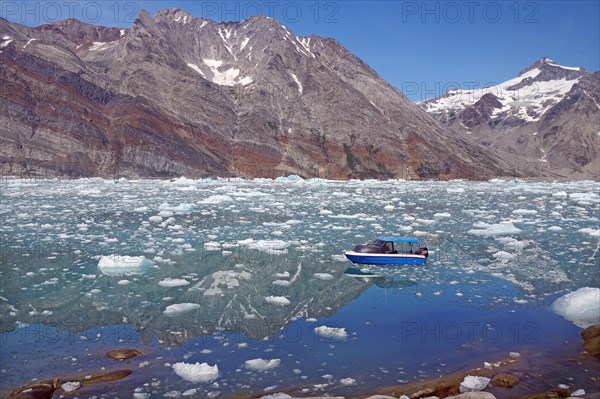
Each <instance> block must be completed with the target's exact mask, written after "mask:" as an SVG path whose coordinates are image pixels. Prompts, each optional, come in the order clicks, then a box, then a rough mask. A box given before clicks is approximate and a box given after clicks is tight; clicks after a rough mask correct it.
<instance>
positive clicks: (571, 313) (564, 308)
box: [552, 287, 600, 328]
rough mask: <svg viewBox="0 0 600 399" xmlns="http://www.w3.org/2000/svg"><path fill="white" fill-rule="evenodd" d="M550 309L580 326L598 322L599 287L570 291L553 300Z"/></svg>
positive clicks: (599, 320)
mask: <svg viewBox="0 0 600 399" xmlns="http://www.w3.org/2000/svg"><path fill="white" fill-rule="evenodd" d="M552 309H554V311H555V312H556V313H558V314H559V315H561V316H563V317H564V318H565V319H567V320H569V321H571V322H573V324H575V325H577V326H579V327H581V328H587V327H589V326H592V325H595V324H600V288H590V287H583V288H580V289H578V290H577V291H573V292H570V293H568V294H566V295H564V296H562V297H560V298H558V299H557V300H556V301H554V303H553V304H552Z"/></svg>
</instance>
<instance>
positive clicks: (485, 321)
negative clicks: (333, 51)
mask: <svg viewBox="0 0 600 399" xmlns="http://www.w3.org/2000/svg"><path fill="white" fill-rule="evenodd" d="M0 184H1V193H2V194H1V197H0V200H1V202H0V205H1V210H0V212H1V215H2V230H1V233H0V239H1V243H2V246H1V248H2V253H1V258H0V260H1V262H2V263H1V266H0V273H1V274H0V317H1V319H0V322H1V325H2V334H1V336H0V340H1V341H0V343H1V348H0V353H1V357H0V359H1V367H0V369H1V373H2V374H1V376H2V378H1V379H0V381H1V382H0V384H1V389H0V391H2V392H5V391H6V390H8V389H10V388H13V387H15V386H19V385H23V384H25V383H27V382H29V381H31V380H32V379H34V378H38V379H40V380H41V379H46V378H52V377H56V376H65V375H79V374H82V373H89V372H93V371H97V370H100V369H102V368H103V367H104V368H106V369H112V368H122V367H128V368H131V369H133V371H134V372H133V374H132V375H131V376H130V377H128V378H126V379H124V380H121V381H116V382H113V383H110V385H108V386H106V385H103V386H102V387H101V388H99V387H95V388H93V389H98V390H101V392H102V393H103V394H107V395H109V396H111V397H112V396H117V397H131V396H132V394H133V393H134V392H135V393H137V394H138V395H143V394H148V395H149V396H152V397H155V396H158V397H163V396H164V395H165V394H166V395H167V397H168V396H169V395H171V396H173V395H176V394H175V393H174V392H175V391H176V392H179V393H182V392H184V391H186V390H189V389H196V393H197V395H200V396H202V395H204V396H206V395H212V396H214V395H217V393H220V395H221V396H220V397H227V396H228V395H232V394H235V393H244V392H255V393H260V392H265V394H266V393H271V392H278V391H279V390H282V389H284V388H285V387H291V386H293V387H298V389H299V390H302V389H304V390H306V391H305V393H307V394H313V395H314V394H341V395H348V394H351V393H357V392H367V391H369V390H372V389H374V388H375V387H377V386H381V385H388V384H396V383H405V382H412V381H416V380H421V379H426V378H431V377H437V376H440V375H444V374H447V373H449V372H452V371H457V370H461V369H464V368H470V367H478V366H481V365H482V364H483V362H484V361H487V362H495V361H498V360H501V359H503V358H506V357H507V354H508V352H509V351H517V352H523V353H527V352H531V351H538V352H539V351H545V350H548V348H560V347H562V346H564V345H565V341H574V340H577V339H578V337H577V335H578V333H579V332H580V331H581V329H580V328H579V327H576V326H575V325H573V324H572V323H570V322H568V321H566V320H564V319H563V318H562V317H560V316H558V315H556V314H554V313H553V312H552V311H551V309H550V308H549V306H550V304H551V303H552V301H553V300H554V299H556V298H557V297H558V296H560V295H562V294H564V293H567V292H570V291H573V290H575V289H577V288H580V287H584V286H589V287H599V286H600V274H599V273H598V266H599V263H598V259H599V258H600V254H598V235H599V230H598V224H599V223H598V222H599V216H600V211H599V209H598V199H599V196H598V191H599V188H600V186H599V185H598V184H597V183H594V182H572V183H527V182H519V181H509V182H504V181H492V182H467V181H453V182H405V181H388V182H378V181H349V182H336V181H323V180H310V181H301V180H295V179H280V180H277V181H272V180H254V181H243V180H229V181H226V180H202V181H192V180H187V179H179V180H177V181H151V180H140V181H124V180H121V181H107V180H100V179H82V180H70V181H60V180H48V181H34V180H30V181H29V180H17V179H5V180H3V181H2V182H1V183H0ZM393 234H397V235H405V236H417V237H418V238H420V239H421V240H422V242H423V244H425V245H426V246H427V247H429V249H430V252H431V255H430V258H429V260H428V262H427V265H426V266H425V267H414V266H411V267H400V268H386V267H371V268H370V270H369V272H372V273H375V274H377V275H380V276H381V277H379V278H374V279H364V278H363V279H361V278H355V277H352V276H349V275H347V274H345V273H344V272H345V271H346V269H347V268H348V267H350V266H351V265H350V264H349V263H348V262H347V261H346V260H345V259H344V258H343V255H342V253H343V251H344V250H346V249H350V248H352V247H353V246H354V245H355V244H358V243H362V242H365V241H366V240H368V239H370V238H373V237H375V236H378V235H393ZM111 255H117V256H120V255H126V256H136V257H138V256H139V257H141V256H143V257H145V258H146V259H148V260H149V261H151V262H148V264H147V265H145V266H144V267H139V268H137V269H136V268H135V267H134V268H133V269H130V270H129V272H128V273H121V272H119V269H117V270H116V271H115V270H114V269H113V270H109V271H107V270H101V268H99V263H100V262H101V260H102V259H104V261H106V260H107V259H114V258H110V256H111ZM117 259H118V258H117ZM131 270H134V271H135V273H130V272H131ZM121 271H123V269H121ZM178 304H193V305H192V308H190V310H187V311H183V312H179V313H175V314H168V313H169V312H168V311H167V309H168V307H169V306H171V305H178ZM165 311H167V314H165ZM320 326H327V327H331V328H339V329H342V328H343V329H344V331H345V332H346V333H347V337H345V338H344V339H339V338H332V337H323V336H321V335H318V334H317V333H316V332H315V328H317V327H320ZM336 331H340V330H336ZM119 347H135V348H138V349H140V350H141V351H142V352H144V354H143V355H141V356H139V357H136V358H133V359H130V360H128V361H125V362H114V361H111V360H108V359H106V358H105V356H104V353H105V352H107V351H108V350H111V349H114V348H119ZM258 358H262V359H266V360H273V359H279V362H278V365H277V366H276V367H274V368H272V369H269V370H264V371H258V370H253V369H250V368H248V367H247V366H246V363H245V362H246V361H247V360H252V359H258ZM177 362H186V363H196V362H199V363H208V364H209V365H215V364H216V365H217V366H218V368H219V375H218V377H217V378H216V379H213V380H211V381H208V382H188V381H185V380H184V379H182V378H181V377H180V376H178V375H177V374H176V373H175V372H174V371H173V368H172V367H171V366H172V365H173V364H175V363H177ZM350 379H352V380H353V381H351V380H350ZM342 381H344V383H342ZM84 389H86V390H89V391H86V392H88V393H90V394H92V393H93V392H96V391H92V390H90V389H91V388H84ZM136 389H137V391H135V390H136ZM82 394H83V390H82Z"/></svg>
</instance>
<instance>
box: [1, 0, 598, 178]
mask: <svg viewBox="0 0 600 399" xmlns="http://www.w3.org/2000/svg"><path fill="white" fill-rule="evenodd" d="M0 38H1V39H2V41H0V63H1V65H2V68H0V85H2V87H3V91H2V93H1V96H2V102H1V105H0V121H1V128H0V129H1V134H0V140H1V142H0V167H1V169H2V170H1V172H2V174H3V175H7V174H8V175H31V176H35V175H41V176H53V175H59V176H65V175H69V176H103V177H114V176H116V177H120V176H124V177H175V176H181V175H185V176H187V177H205V176H242V177H275V176H279V175H287V174H297V175H300V176H303V177H324V178H344V179H345V178H383V179H387V178H408V179H413V178H436V179H445V178H489V177H493V176H520V175H521V174H523V173H522V172H524V170H520V169H519V168H522V166H519V165H526V168H527V170H526V172H527V173H530V174H531V175H532V176H535V177H546V176H548V177H576V178H589V177H592V178H598V170H597V168H596V170H594V162H595V163H596V164H597V163H598V115H599V113H598V111H599V110H598V108H597V104H598V103H600V100H599V99H598V97H599V91H600V90H599V87H598V74H597V73H596V74H594V75H590V74H588V73H586V72H584V71H582V70H576V69H565V68H564V67H560V66H555V65H554V63H552V62H550V61H549V60H546V59H542V60H541V61H539V62H538V63H536V64H534V65H532V67H530V68H528V69H527V70H526V71H524V72H523V73H522V74H521V75H520V78H518V79H516V80H515V81H514V82H513V83H510V84H509V85H508V86H507V87H504V86H503V87H502V88H501V93H500V95H497V94H494V92H492V94H491V95H490V94H487V93H481V95H480V94H479V92H477V93H473V96H472V97H473V99H474V101H471V99H469V100H465V98H466V97H468V96H466V95H465V93H466V92H460V93H459V92H451V93H448V94H447V95H446V96H444V97H442V98H439V99H435V100H430V101H427V102H424V103H421V104H419V105H417V104H414V103H413V102H411V101H410V100H408V99H407V98H406V97H405V96H404V95H403V94H402V93H401V92H400V91H398V90H397V89H396V88H394V87H393V86H391V85H390V84H389V83H387V82H386V81H385V80H383V79H382V78H381V77H380V76H379V75H377V73H375V72H374V71H373V70H372V69H371V68H370V67H369V66H368V65H367V64H365V63H364V62H363V61H362V60H360V59H359V58H357V57H356V56H354V55H353V54H352V53H350V52H349V51H348V50H346V49H345V48H344V47H342V46H341V45H340V44H339V43H338V42H337V41H335V40H334V39H327V38H321V37H319V36H314V35H313V36H310V37H298V36H296V35H294V34H293V33H292V32H291V31H290V30H288V29H287V28H286V27H285V26H283V25H281V24H280V23H278V22H277V21H276V20H273V19H271V18H268V17H250V18H248V19H247V20H244V21H241V22H235V23H233V22H225V23H217V22H214V21H211V20H207V19H202V18H193V17H192V16H191V15H190V14H188V13H186V12H184V11H181V10H179V9H165V10H161V11H159V12H158V13H157V14H156V15H155V16H154V17H151V16H150V15H149V14H148V13H147V12H146V11H144V10H142V11H141V12H140V14H139V16H138V18H137V20H136V21H135V22H134V24H133V25H132V26H131V27H130V28H128V29H118V28H108V27H101V26H94V25H90V24H86V23H83V22H81V21H78V20H72V19H71V20H65V21H61V22H57V23H54V24H51V25H42V26H39V27H35V28H30V27H26V26H23V25H19V24H15V23H10V22H8V21H6V20H4V19H0ZM537 70H539V71H540V72H536V71H537ZM553 71H554V72H553ZM561 71H563V72H561ZM561 74H562V75H561ZM561 79H562V80H561ZM511 82H512V81H511ZM542 83H543V84H542ZM532 84H536V85H538V86H540V87H543V90H542V91H543V93H542V91H539V92H538V91H536V90H530V89H527V87H533V86H531V85H532ZM501 86H502V85H501ZM536 87H537V86H536ZM554 87H556V89H554ZM515 90H517V92H518V93H523V94H524V95H528V94H530V95H531V96H532V101H529V102H527V105H526V106H525V105H523V106H519V105H518V104H520V102H519V101H520V100H519V99H514V98H513V97H514V96H513V97H511V95H513V94H514V93H515ZM457 96H458V97H457ZM463 97H465V98H463ZM476 97H477V98H476ZM453 98H454V99H455V100H457V99H458V98H462V99H460V100H458V101H454V100H453ZM530 103H531V104H530ZM592 105H593V106H594V107H596V108H594V107H593V106H592ZM523 107H525V108H526V109H524V108H523ZM426 111H427V112H426ZM480 114H481V115H480ZM574 115H576V116H577V117H576V118H574V117H573V116H574ZM485 126H487V127H485ZM594 129H595V130H594ZM494 132H495V133H494ZM534 133H537V134H534ZM499 136H502V138H500V137H499ZM523 140H525V141H523ZM525 142H526V144H523V143H525ZM507 153H508V154H510V156H506V154H507ZM532 165H533V166H532ZM538 166H539V167H538Z"/></svg>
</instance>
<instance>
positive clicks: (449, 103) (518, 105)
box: [419, 57, 600, 179]
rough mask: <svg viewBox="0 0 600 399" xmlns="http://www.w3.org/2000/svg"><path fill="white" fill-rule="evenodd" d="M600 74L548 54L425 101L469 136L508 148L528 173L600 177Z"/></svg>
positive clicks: (432, 111)
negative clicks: (512, 73)
mask: <svg viewBox="0 0 600 399" xmlns="http://www.w3.org/2000/svg"><path fill="white" fill-rule="evenodd" d="M599 77H600V75H599V74H598V72H596V73H595V74H590V73H588V72H587V71H585V69H583V68H579V67H569V66H563V65H559V64H558V63H556V62H555V61H553V60H551V59H549V58H545V57H544V58H541V59H540V60H538V61H536V62H535V63H533V64H532V65H531V66H529V67H528V68H526V69H525V70H523V71H522V72H521V73H519V75H518V76H517V77H516V78H514V79H510V80H508V81H506V82H503V83H500V84H498V85H494V86H490V87H485V88H476V89H473V90H460V89H459V90H450V91H449V92H448V93H446V94H445V95H444V96H442V97H439V98H436V99H432V100H427V101H423V102H421V103H419V106H421V107H422V108H423V109H425V110H426V111H427V112H428V113H429V114H430V115H432V116H434V117H435V118H436V119H437V120H438V121H440V122H441V123H443V124H445V125H447V126H450V127H452V128H453V129H454V130H456V131H458V132H459V133H461V134H462V135H463V136H468V137H471V138H473V139H474V140H476V141H479V142H480V143H481V144H483V145H486V146H488V147H490V148H494V149H496V150H499V151H501V152H503V153H504V155H503V157H504V158H505V159H507V160H508V161H509V162H512V163H514V164H517V165H519V166H518V168H519V169H520V174H522V175H525V176H548V177H578V178H595V179H598V178H599V177H600V165H599V156H600V128H599V126H600V106H599V104H600V84H599Z"/></svg>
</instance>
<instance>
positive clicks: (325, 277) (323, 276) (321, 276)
mask: <svg viewBox="0 0 600 399" xmlns="http://www.w3.org/2000/svg"><path fill="white" fill-rule="evenodd" d="M313 277H314V278H318V279H319V280H331V279H332V278H333V276H332V275H331V274H329V273H315V274H313Z"/></svg>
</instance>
